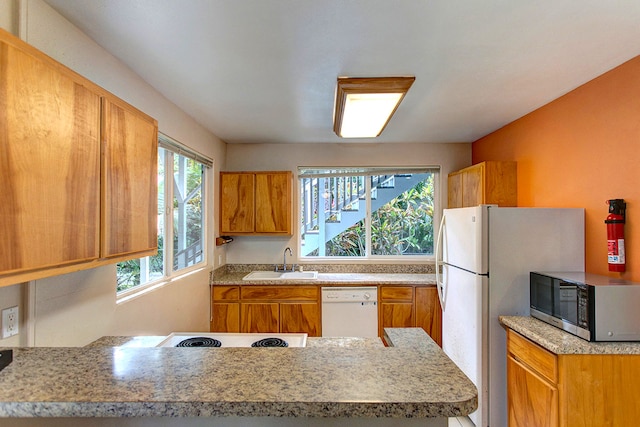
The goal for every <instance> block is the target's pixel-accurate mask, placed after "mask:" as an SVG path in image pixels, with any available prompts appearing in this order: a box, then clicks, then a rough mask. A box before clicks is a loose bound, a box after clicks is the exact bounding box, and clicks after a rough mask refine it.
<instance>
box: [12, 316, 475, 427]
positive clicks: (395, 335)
mask: <svg viewBox="0 0 640 427" xmlns="http://www.w3.org/2000/svg"><path fill="white" fill-rule="evenodd" d="M385 333H386V335H387V336H386V339H387V342H388V343H390V344H391V345H392V347H383V346H362V345H355V346H349V345H347V344H348V343H347V342H345V340H343V339H336V340H332V339H326V338H316V339H314V338H309V339H310V341H311V342H313V341H314V340H316V342H313V344H310V345H309V346H307V347H304V348H285V349H283V348H219V349H207V348H160V347H144V345H155V344H153V343H152V342H151V343H150V342H149V341H147V342H146V343H145V341H144V340H138V343H137V344H136V345H131V346H119V347H109V346H101V345H91V346H87V347H83V348H16V349H14V360H13V362H12V363H11V364H10V365H9V366H8V367H6V368H5V369H4V370H2V371H0V417H2V418H0V426H5V425H6V426H8V425H11V426H17V427H19V426H21V425H25V426H26V425H29V426H51V425H56V426H57V425H66V426H76V425H78V426H88V425H91V426H107V425H108V426H112V425H118V426H120V425H132V426H147V425H153V423H154V422H156V423H158V422H159V421H158V418H159V417H162V421H161V424H162V425H180V426H203V425H216V426H225V425H239V424H237V423H238V422H239V421H240V423H241V424H242V425H261V426H270V425H274V426H275V425H279V426H283V425H285V426H289V425H299V424H300V420H299V418H300V417H303V418H305V420H304V424H305V425H312V426H315V425H317V426H320V425H327V424H330V425H333V426H336V425H343V424H344V425H350V426H359V425H372V426H389V425H395V424H398V423H400V424H402V425H403V426H411V425H420V426H446V425H447V417H455V416H462V415H467V414H469V413H470V412H472V411H474V410H475V408H476V406H477V390H476V388H475V386H474V385H473V384H472V383H471V381H469V379H468V378H467V377H466V376H465V375H464V374H463V373H462V372H461V371H460V370H459V369H458V368H457V366H455V364H453V363H452V362H451V360H450V359H449V358H448V357H447V356H446V355H445V354H444V353H443V352H442V350H441V349H440V348H439V347H438V346H437V345H436V344H435V343H434V342H433V340H431V338H429V336H428V335H427V334H426V333H425V332H424V331H422V330H421V329H419V328H409V329H399V328H391V329H386V330H385ZM336 344H337V345H336ZM7 417H15V418H7ZM36 417H37V418H36ZM42 417H44V418H42ZM60 417H63V418H60ZM71 418H73V419H71Z"/></svg>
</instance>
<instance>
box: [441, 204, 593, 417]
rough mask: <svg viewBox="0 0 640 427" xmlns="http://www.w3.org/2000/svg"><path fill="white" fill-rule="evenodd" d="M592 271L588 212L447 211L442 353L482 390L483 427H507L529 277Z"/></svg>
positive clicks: (443, 247)
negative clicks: (509, 353) (511, 330)
mask: <svg viewBox="0 0 640 427" xmlns="http://www.w3.org/2000/svg"><path fill="white" fill-rule="evenodd" d="M531 271H584V210H583V209H573V208H567V209H564V208H500V207H497V206H494V205H481V206H477V207H471V208H458V209H445V210H444V211H443V216H442V221H441V225H440V230H439V232H438V238H437V242H436V280H437V287H438V294H439V296H440V304H441V306H442V348H443V350H444V352H445V353H446V354H447V355H448V356H449V357H450V358H451V359H452V360H453V361H454V363H456V365H458V366H459V367H460V369H461V370H462V371H463V372H464V373H465V374H466V375H467V376H468V377H469V378H470V379H471V381H473V383H474V384H475V385H476V387H477V388H478V410H477V411H475V412H473V413H472V414H471V415H470V418H471V420H472V421H473V422H474V423H475V424H476V426H478V427H479V426H482V427H486V426H491V427H505V426H506V425H507V391H506V375H507V372H506V370H507V367H506V333H505V330H504V329H503V328H502V326H501V325H500V323H499V322H498V316H500V315H519V316H528V315H529V272H531Z"/></svg>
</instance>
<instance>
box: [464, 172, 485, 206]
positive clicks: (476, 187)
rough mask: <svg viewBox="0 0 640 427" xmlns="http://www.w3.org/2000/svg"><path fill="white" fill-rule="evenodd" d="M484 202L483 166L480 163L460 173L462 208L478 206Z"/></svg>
mask: <svg viewBox="0 0 640 427" xmlns="http://www.w3.org/2000/svg"><path fill="white" fill-rule="evenodd" d="M484 200H485V198H484V165H483V164H482V163H480V164H478V165H476V166H474V167H470V168H468V169H465V171H464V172H463V173H462V206H463V207H469V206H478V205H480V204H482V203H484Z"/></svg>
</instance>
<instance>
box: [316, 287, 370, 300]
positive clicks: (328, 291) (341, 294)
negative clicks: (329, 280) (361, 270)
mask: <svg viewBox="0 0 640 427" xmlns="http://www.w3.org/2000/svg"><path fill="white" fill-rule="evenodd" d="M322 301H323V302H329V301H335V302H376V301H378V288H376V287H375V286H367V287H325V288H322Z"/></svg>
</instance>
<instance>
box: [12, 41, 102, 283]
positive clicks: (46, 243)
mask: <svg viewBox="0 0 640 427" xmlns="http://www.w3.org/2000/svg"><path fill="white" fill-rule="evenodd" d="M0 177H1V179H0V182H1V184H0V186H1V190H0V236H2V237H1V238H0V254H1V255H0V275H4V274H11V273H21V272H25V271H30V270H34V269H41V268H47V267H51V266H59V265H66V264H70V263H77V262H80V261H87V260H93V259H97V258H98V257H99V232H100V222H99V220H100V198H99V195H100V94H99V88H98V87H96V86H93V85H91V84H87V82H84V81H82V79H81V78H79V77H78V76H77V75H75V74H74V73H72V72H69V71H67V70H65V69H64V68H63V67H61V66H59V65H58V64H56V63H55V62H54V61H52V60H51V59H49V58H47V57H45V56H44V55H42V54H41V53H40V52H38V51H37V50H35V49H33V48H32V47H30V46H28V45H26V44H25V43H22V42H20V41H19V40H18V39H16V38H14V37H13V36H10V35H8V33H4V32H3V33H0Z"/></svg>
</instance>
